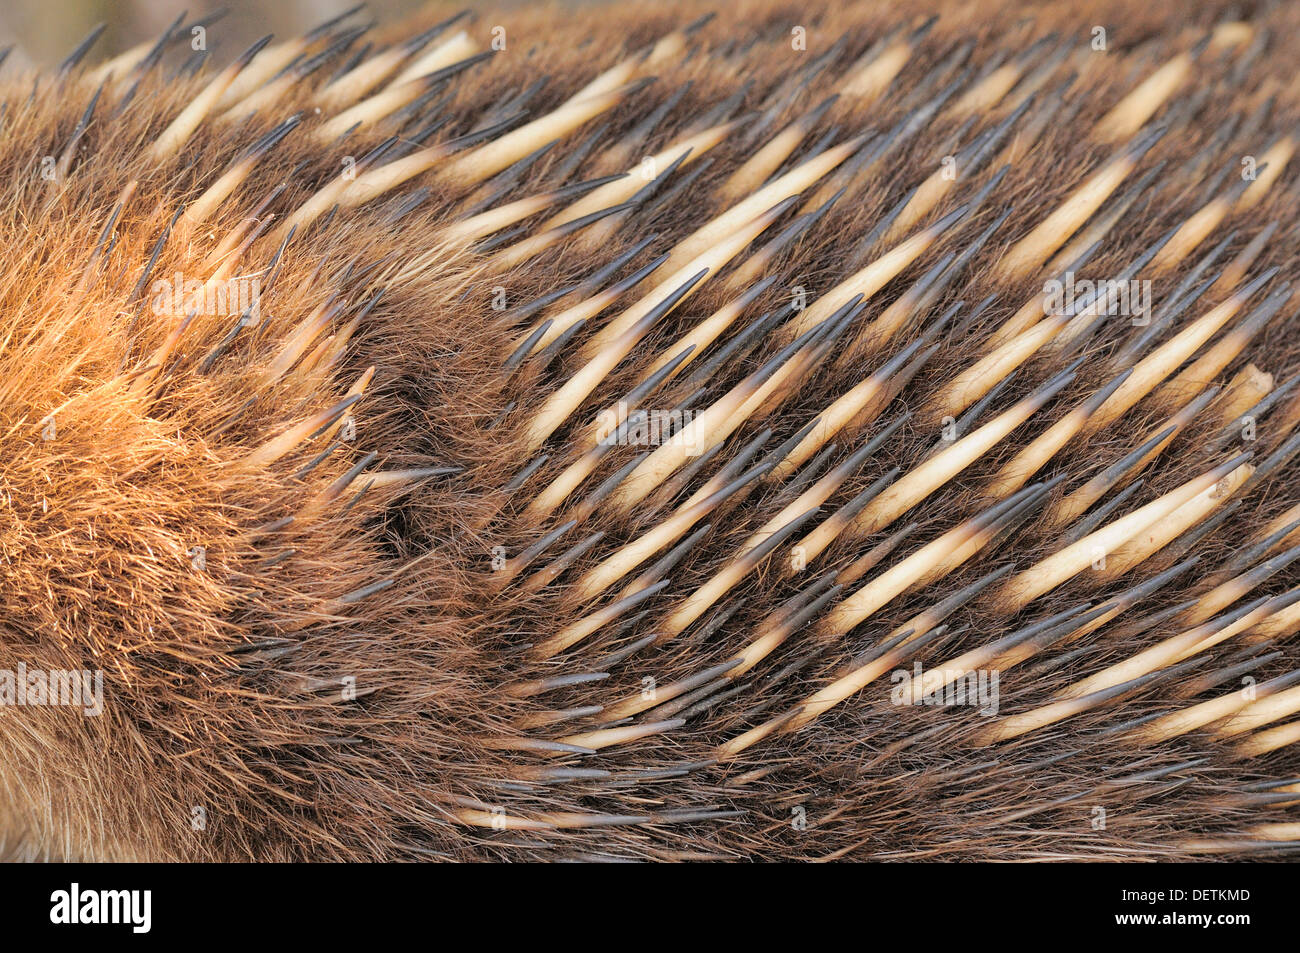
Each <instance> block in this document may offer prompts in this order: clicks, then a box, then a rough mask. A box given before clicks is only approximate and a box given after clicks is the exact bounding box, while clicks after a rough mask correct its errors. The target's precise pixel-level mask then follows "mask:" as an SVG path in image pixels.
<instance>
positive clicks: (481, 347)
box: [0, 0, 1300, 860]
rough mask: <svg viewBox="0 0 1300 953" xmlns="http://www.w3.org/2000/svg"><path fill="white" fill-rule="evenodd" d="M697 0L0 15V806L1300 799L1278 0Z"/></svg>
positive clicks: (1254, 806) (1159, 834)
mask: <svg viewBox="0 0 1300 953" xmlns="http://www.w3.org/2000/svg"><path fill="white" fill-rule="evenodd" d="M703 12H704V11H703V10H702V9H700V8H698V7H697V5H696V4H694V3H668V4H664V3H649V2H646V3H621V4H618V5H616V6H611V7H608V8H601V9H600V10H599V11H595V10H592V9H588V8H583V10H582V13H583V15H581V16H577V15H574V13H573V11H571V10H569V9H568V8H565V7H562V6H548V5H538V6H532V7H527V8H524V9H520V10H511V11H509V12H508V13H503V14H501V15H500V16H499V17H496V18H494V17H488V16H479V17H468V16H465V17H458V18H454V19H453V20H451V21H445V22H443V23H441V24H440V26H439V27H438V28H436V29H434V30H431V31H429V32H428V33H425V34H421V33H420V31H421V30H423V29H425V28H427V27H429V26H432V25H433V24H434V22H435V20H436V17H433V16H430V17H428V18H426V20H422V21H420V22H419V23H413V24H405V25H401V26H400V27H398V28H378V27H376V28H373V29H362V27H363V26H364V24H363V22H362V17H361V15H360V14H353V15H351V16H348V17H344V18H342V19H341V20H339V21H337V22H333V23H330V24H326V25H324V26H323V27H321V28H319V29H317V30H315V31H313V32H312V33H310V34H307V35H306V36H304V37H300V38H291V39H281V38H277V39H275V40H273V41H271V42H270V43H267V44H259V46H258V47H256V48H254V50H250V51H249V52H248V53H247V54H244V55H243V56H237V55H236V54H237V51H222V52H223V53H224V54H225V57H226V58H225V60H224V61H223V65H214V64H213V63H211V62H210V61H209V58H208V57H207V56H206V55H205V54H200V53H195V54H191V52H190V50H189V49H188V46H187V45H186V44H185V43H184V42H182V41H183V40H184V39H185V38H187V37H188V36H189V32H188V27H187V25H186V24H185V23H184V22H178V23H177V24H176V25H175V26H174V27H173V29H172V30H171V31H169V32H168V34H166V35H164V37H162V38H161V39H160V40H159V41H158V42H157V43H156V44H146V45H145V46H143V47H141V48H139V49H138V50H135V51H128V52H125V53H121V55H118V56H116V57H115V58H113V57H110V58H109V59H108V60H106V61H104V63H103V64H102V65H95V64H93V63H91V62H89V60H87V61H86V62H82V61H78V60H75V59H74V60H73V61H70V62H69V63H66V64H64V66H63V67H62V68H60V69H58V70H54V71H47V72H43V73H40V74H39V75H17V74H15V73H14V72H12V71H7V72H5V73H3V74H0V170H2V171H0V184H3V187H4V194H5V201H4V203H3V205H2V206H0V249H3V255H4V262H5V268H4V272H3V277H0V474H2V476H3V486H2V487H0V592H3V604H2V607H0V670H6V671H11V672H16V671H17V670H18V668H19V666H20V665H21V666H24V667H25V670H26V671H33V672H55V671H63V670H76V671H81V670H90V671H99V672H102V677H103V691H104V710H103V713H102V714H101V715H98V716H87V715H86V714H85V713H84V712H83V711H82V709H81V708H78V707H74V706H57V705H36V704H27V705H17V704H13V703H7V704H5V705H3V706H0V853H5V854H8V855H11V856H15V857H33V858H84V859H196V860H243V859H257V860H289V859H317V860H337V859H424V858H446V859H485V858H499V859H524V858H531V859H573V858H587V859H661V860H666V859H690V858H720V859H724V858H725V859H739V858H756V859H782V858H784V859H812V858H817V859H833V858H854V859H867V858H882V859H884V858H890V859H901V858H928V859H956V858H988V859H1056V858H1077V859H1087V858H1134V857H1145V858H1182V857H1203V856H1208V857H1212V858H1221V857H1243V856H1251V857H1273V856H1284V855H1286V854H1288V853H1289V852H1290V851H1291V850H1292V849H1293V848H1294V846H1295V845H1296V844H1297V843H1300V816H1298V815H1297V814H1296V813H1295V804H1296V803H1300V793H1297V792H1300V761H1298V760H1297V750H1300V748H1298V747H1297V741H1300V729H1297V728H1296V726H1297V725H1300V722H1296V721H1294V720H1293V716H1294V714H1295V713H1296V712H1297V711H1300V689H1297V688H1296V687H1295V686H1296V682H1297V672H1298V671H1300V669H1298V666H1300V656H1297V652H1296V646H1295V644H1294V643H1293V642H1292V641H1290V638H1291V636H1293V635H1294V634H1295V633H1296V632H1297V631H1300V608H1297V606H1298V605H1300V602H1297V597H1298V595H1300V590H1297V589H1296V582H1297V579H1296V567H1297V566H1300V561H1294V560H1296V557H1297V556H1300V548H1297V543H1300V494H1298V493H1297V484H1296V481H1295V480H1294V478H1293V476H1292V473H1293V470H1292V465H1293V458H1294V456H1295V453H1296V451H1297V449H1300V436H1298V435H1300V398H1298V397H1297V396H1296V394H1297V391H1296V390H1295V389H1294V385H1295V382H1296V376H1297V372H1298V371H1300V348H1298V347H1297V345H1296V340H1297V338H1296V335H1297V333H1298V332H1300V319H1298V318H1297V308H1296V306H1295V303H1294V302H1293V300H1292V299H1291V297H1290V289H1289V287H1288V283H1289V281H1291V280H1292V279H1293V277H1294V275H1295V273H1296V265H1295V262H1294V254H1293V252H1294V248H1295V245H1296V241H1297V238H1298V237H1300V225H1298V223H1300V216H1297V206H1298V205H1300V191H1297V185H1296V182H1297V177H1296V175H1295V163H1294V162H1293V161H1292V153H1293V152H1294V151H1295V149H1296V147H1297V145H1300V125H1298V122H1300V87H1297V85H1296V82H1295V77H1294V75H1293V73H1294V63H1295V62H1296V57H1297V55H1298V52H1300V50H1298V48H1297V44H1296V40H1295V37H1296V36H1297V29H1298V28H1300V13H1297V9H1296V8H1295V7H1293V6H1291V5H1288V4H1284V3H1276V4H1275V3H1267V2H1260V3H1250V4H1246V5H1242V4H1235V5H1229V4H1227V3H1213V2H1207V3H1203V4H1198V5H1196V6H1195V7H1194V8H1193V9H1192V10H1191V11H1187V10H1184V9H1181V8H1179V9H1165V8H1163V7H1161V6H1160V5H1157V4H1138V3H1134V2H1132V0H1123V2H1114V3H1107V2H1095V3H1092V4H1090V5H1089V6H1088V9H1086V10H1080V9H1079V7H1078V5H1077V4H1072V3H1046V4H1035V5H1033V6H1032V8H1030V9H1027V10H1021V9H1020V7H1019V6H1017V5H1014V4H1002V5H999V4H996V3H995V4H993V5H992V6H990V5H988V4H984V3H981V4H978V5H976V4H967V5H961V4H952V3H939V4H936V3H934V2H927V0H906V2H900V3H891V4H887V5H854V6H853V9H851V10H846V11H838V10H836V9H835V5H827V6H826V8H825V9H822V8H820V7H815V8H813V9H810V8H808V6H807V5H806V4H802V5H798V6H797V7H796V6H791V5H789V4H783V3H779V2H770V0H754V2H746V3H743V4H740V5H738V6H737V5H732V6H728V7H726V8H725V9H720V10H719V11H718V14H717V15H716V16H714V17H712V18H709V17H704V18H703V19H701V14H702V13H703ZM593 14H594V15H593ZM932 15H937V16H936V17H935V18H934V19H933V20H931V16H932ZM498 26H504V31H505V32H504V34H503V36H504V40H505V48H504V49H498V48H497V47H498V46H499V45H500V39H501V35H499V34H498V33H497V31H496V29H495V28H496V27H498ZM1094 27H1104V28H1105V48H1104V49H1098V48H1097V36H1098V34H1097V33H1096V32H1095V30H1094ZM217 33H218V31H217V30H216V29H214V30H213V31H212V34H213V35H214V36H215V35H217ZM413 38H414V39H413ZM494 42H495V43H496V45H494ZM367 44H370V45H367ZM114 52H115V53H116V52H120V51H114ZM484 53H486V54H488V55H480V54H484ZM91 58H93V57H91ZM216 59H217V60H221V59H222V56H221V55H220V54H219V55H218V56H217V57H216ZM225 63H229V65H224V64H225ZM589 84H590V85H589ZM340 117H342V118H340ZM949 171H951V172H953V174H952V175H948V174H947V173H948V172H949ZM514 203H519V204H514ZM494 212H496V213H497V214H495V215H494V214H492V213H494ZM1066 272H1071V273H1072V274H1073V275H1074V277H1075V278H1076V279H1078V280H1083V279H1088V280H1092V281H1098V280H1119V281H1123V282H1128V281H1129V279H1133V280H1136V281H1139V282H1143V281H1149V282H1150V285H1149V288H1150V294H1151V299H1150V303H1151V306H1152V307H1151V308H1150V310H1149V312H1148V313H1146V314H1145V315H1140V316H1139V317H1144V318H1146V319H1149V321H1147V322H1143V321H1135V320H1133V318H1132V316H1131V315H1129V314H1128V313H1124V314H1120V315H1113V314H1108V313H1102V314H1100V315H1097V314H1095V313H1093V312H1090V311H1088V310H1087V309H1086V305H1087V303H1088V302H1087V300H1086V299H1083V300H1081V301H1080V302H1077V304H1078V305H1079V307H1078V308H1076V309H1075V310H1073V311H1067V312H1065V313H1053V312H1052V310H1051V306H1050V302H1049V305H1048V307H1047V308H1046V309H1045V307H1044V305H1043V302H1042V301H1041V300H1040V296H1041V295H1042V294H1043V292H1044V288H1045V287H1046V286H1045V282H1047V281H1049V280H1050V279H1054V278H1064V276H1065V273H1066ZM178 277H179V279H180V280H179V282H178V281H177V278H178ZM204 282H206V283H208V284H207V285H206V286H202V290H200V291H198V292H197V294H196V292H195V289H196V287H200V286H201V284H202V283H204ZM187 283H190V284H187ZM218 289H220V290H221V291H222V295H221V296H217V294H216V292H217V290H218ZM240 289H244V290H249V289H251V292H252V297H251V298H249V299H247V300H240V301H239V305H238V306H232V301H234V300H235V299H236V297H237V294H238V292H239V290H240ZM223 297H224V298H225V299H226V300H222V299H223ZM1103 303H1104V304H1106V305H1110V304H1114V303H1115V302H1113V301H1111V299H1109V298H1107V299H1104V301H1103ZM1131 304H1133V303H1131ZM1093 310H1094V311H1096V310H1101V311H1103V312H1105V311H1106V309H1105V308H1102V309H1093ZM1125 375H1126V376H1125ZM620 402H623V403H622V404H620ZM620 407H621V408H622V409H620ZM639 411H644V412H646V413H647V414H651V415H653V418H654V421H655V422H658V421H660V420H661V419H663V418H665V417H666V418H667V419H668V420H670V421H671V422H672V426H673V427H675V428H678V430H677V431H676V432H675V433H674V432H663V433H659V434H657V435H656V434H654V433H651V432H649V430H648V429H647V428H644V427H641V425H640V424H639V423H638V421H639V418H637V417H632V418H631V420H630V421H625V420H624V418H625V417H626V416H627V414H628V413H636V412H639ZM611 422H612V423H613V424H614V425H618V424H624V423H626V424H628V425H630V426H624V428H623V429H622V430H615V431H614V433H613V438H614V439H609V434H608V431H609V427H607V426H606V427H604V429H602V426H601V425H607V424H610V423H611ZM1245 452H1250V454H1251V455H1250V456H1249V457H1243V456H1241V454H1243V453H1245ZM1030 459H1032V461H1033V464H1032V466H1026V465H1025V464H1026V461H1027V460H1030ZM918 554H919V555H918ZM913 557H915V558H913ZM916 666H919V668H920V670H921V671H922V672H926V673H931V674H930V675H928V676H927V677H928V678H929V679H930V681H927V682H924V683H922V687H923V688H925V689H930V688H937V689H939V690H940V691H942V689H943V688H944V687H945V685H948V684H951V683H965V681H966V680H967V674H968V673H970V674H971V676H972V678H975V677H983V676H991V675H996V677H997V685H998V692H999V696H998V698H997V705H996V707H997V711H996V712H993V711H990V710H984V711H982V710H981V705H978V704H950V705H929V704H900V703H899V702H900V700H901V701H907V700H908V697H907V691H908V687H909V686H908V683H907V682H906V681H905V680H903V678H902V677H901V674H900V673H909V674H910V673H912V672H913V671H915V667H916ZM938 673H947V674H946V677H942V678H940V677H938ZM972 684H974V682H972ZM3 688H4V686H3V683H2V682H0V691H2V690H3ZM919 694H920V693H919V692H918V696H917V697H916V698H912V699H911V700H913V701H919V700H920V698H919ZM984 707H985V708H987V706H984ZM1291 795H1295V799H1294V800H1292V799H1291Z"/></svg>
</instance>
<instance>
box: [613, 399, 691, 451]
mask: <svg viewBox="0 0 1300 953" xmlns="http://www.w3.org/2000/svg"><path fill="white" fill-rule="evenodd" d="M694 419H695V411H693V410H636V411H631V412H629V410H628V406H627V403H626V402H625V401H621V400H620V401H619V402H618V403H617V404H615V405H614V406H613V407H607V408H606V409H605V410H602V411H601V412H600V415H599V416H598V417H597V418H596V428H597V435H596V439H597V442H598V443H599V444H600V445H601V446H619V447H660V446H663V445H665V444H680V445H682V446H684V447H685V448H686V455H687V456H691V457H694V456H698V455H699V454H700V453H701V452H702V451H703V450H704V449H705V448H704V447H702V446H700V444H699V441H698V440H697V439H696V438H697V434H696V430H695V428H694V427H691V426H689V425H690V423H691V421H693V420H694Z"/></svg>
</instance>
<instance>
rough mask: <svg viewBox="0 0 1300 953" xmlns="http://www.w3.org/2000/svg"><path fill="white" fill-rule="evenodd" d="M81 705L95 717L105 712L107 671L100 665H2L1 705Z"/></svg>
mask: <svg viewBox="0 0 1300 953" xmlns="http://www.w3.org/2000/svg"><path fill="white" fill-rule="evenodd" d="M11 706H12V707H26V708H35V707H64V708H80V709H81V710H82V713H83V714H85V715H86V716H88V717H91V718H94V717H97V716H99V715H102V714H103V713H104V673H103V671H102V670H100V669H96V670H94V671H91V670H90V669H51V670H49V671H46V670H44V669H39V668H28V667H27V663H26V662H19V663H18V668H17V669H0V709H3V708H8V707H11Z"/></svg>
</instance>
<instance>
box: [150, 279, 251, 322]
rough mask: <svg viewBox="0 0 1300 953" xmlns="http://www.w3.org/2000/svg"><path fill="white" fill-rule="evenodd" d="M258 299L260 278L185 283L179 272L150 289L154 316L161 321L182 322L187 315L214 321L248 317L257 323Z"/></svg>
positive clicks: (154, 284)
mask: <svg viewBox="0 0 1300 953" xmlns="http://www.w3.org/2000/svg"><path fill="white" fill-rule="evenodd" d="M261 299H262V278H261V276H260V275H259V276H248V277H236V278H227V279H226V280H225V281H199V280H197V279H195V278H191V279H189V280H186V278H185V276H184V275H183V274H182V273H181V272H179V271H178V272H176V274H175V275H173V276H172V277H170V278H159V279H158V280H157V281H155V282H154V283H153V284H152V285H150V286H149V301H150V304H151V306H152V308H153V313H154V314H156V315H159V316H162V317H172V318H183V317H185V316H186V315H188V314H190V313H194V314H202V315H207V316H214V317H221V316H223V315H235V314H247V315H248V316H249V318H250V319H252V320H258V319H259V318H261V315H262V308H261Z"/></svg>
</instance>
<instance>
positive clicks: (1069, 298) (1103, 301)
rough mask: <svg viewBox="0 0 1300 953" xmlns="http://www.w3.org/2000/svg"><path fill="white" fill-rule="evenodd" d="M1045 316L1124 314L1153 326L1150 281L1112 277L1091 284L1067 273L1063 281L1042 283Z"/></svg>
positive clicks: (1136, 322)
mask: <svg viewBox="0 0 1300 953" xmlns="http://www.w3.org/2000/svg"><path fill="white" fill-rule="evenodd" d="M1043 295H1044V298H1043V313H1044V314H1062V315H1065V314H1071V315H1079V314H1094V315H1122V316H1124V317H1130V318H1132V319H1133V324H1135V325H1138V326H1145V325H1147V324H1150V323H1151V281H1150V280H1149V279H1142V280H1138V279H1130V280H1128V281H1116V280H1115V279H1113V278H1106V279H1102V280H1101V281H1092V280H1090V279H1088V278H1081V279H1076V278H1075V277H1074V272H1072V271H1067V272H1066V273H1065V275H1064V280H1062V279H1061V278H1052V279H1051V280H1049V281H1045V282H1043Z"/></svg>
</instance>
